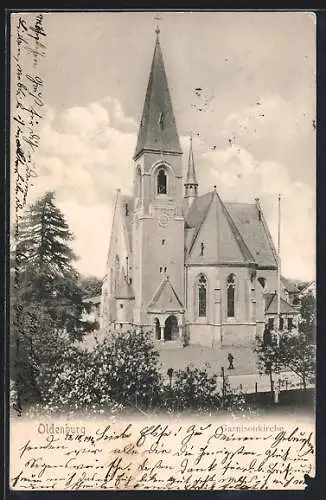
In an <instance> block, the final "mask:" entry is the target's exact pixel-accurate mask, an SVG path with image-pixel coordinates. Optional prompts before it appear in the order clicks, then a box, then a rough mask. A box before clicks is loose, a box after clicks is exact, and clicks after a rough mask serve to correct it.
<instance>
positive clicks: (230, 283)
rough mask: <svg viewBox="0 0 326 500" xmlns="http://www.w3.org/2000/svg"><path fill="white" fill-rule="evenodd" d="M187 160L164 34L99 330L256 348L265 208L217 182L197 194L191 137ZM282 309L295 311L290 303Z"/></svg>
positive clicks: (269, 264) (272, 276)
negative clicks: (233, 198) (224, 191)
mask: <svg viewBox="0 0 326 500" xmlns="http://www.w3.org/2000/svg"><path fill="white" fill-rule="evenodd" d="M182 155H183V152H182V150H181V147H180V141H179V135H178V131H177V126H176V120H175V116H174V112H173V106H172V101H171V95H170V92H169V86H168V80H167V76H166V72H165V67H164V61H163V55H162V50H161V46H160V39H159V29H157V30H156V43H155V49H154V55H153V60H152V65H151V68H150V75H149V81H148V86H147V91H146V96H145V102H144V107H143V113H142V118H141V121H140V125H139V132H138V139H137V145H136V149H135V153H134V157H133V160H134V172H133V179H134V182H133V193H132V196H126V195H124V194H122V193H121V191H120V190H118V191H117V194H116V199H115V206H114V213H113V220H112V231H111V239H110V243H109V251H108V258H107V267H106V274H105V278H104V281H103V287H102V296H101V327H102V328H103V329H107V330H112V329H122V330H128V329H130V328H135V329H136V330H137V329H140V328H142V329H143V330H150V331H152V332H153V336H155V338H156V339H157V340H158V341H162V342H163V341H170V342H176V343H177V344H180V345H186V344H188V343H196V344H201V345H207V346H212V347H218V346H221V345H222V346H231V345H239V346H241V345H249V344H251V343H252V342H253V341H254V340H255V336H256V334H261V333H262V331H263V329H264V325H265V322H267V318H266V314H265V312H266V307H267V303H268V304H269V305H270V304H271V302H272V299H273V298H271V294H272V295H273V294H275V292H276V290H277V275H278V256H277V253H276V251H275V247H274V244H273V241H272V238H271V235H270V232H269V229H268V227H267V224H266V221H265V218H264V214H263V211H262V208H261V205H260V203H259V200H258V199H256V200H253V202H252V203H228V202H226V201H224V200H222V199H221V197H220V196H219V193H218V187H216V186H214V187H212V190H211V191H210V192H208V193H205V194H200V186H199V183H198V180H197V173H196V170H197V166H196V164H195V161H194V155H193V147H192V141H191V140H190V148H189V152H188V167H187V171H186V175H185V176H184V175H183V167H182ZM266 301H267V302H266ZM283 310H284V313H286V315H287V317H293V318H294V317H295V316H296V314H297V312H296V310H295V309H294V308H293V307H292V306H291V305H290V304H289V303H288V302H287V301H286V300H285V298H282V301H281V312H282V311H283ZM274 316H275V314H274ZM271 318H273V315H270V317H269V319H268V321H269V324H270V325H271Z"/></svg>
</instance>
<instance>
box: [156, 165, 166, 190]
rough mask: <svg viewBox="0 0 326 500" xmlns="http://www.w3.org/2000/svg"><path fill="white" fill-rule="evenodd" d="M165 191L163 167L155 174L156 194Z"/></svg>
mask: <svg viewBox="0 0 326 500" xmlns="http://www.w3.org/2000/svg"><path fill="white" fill-rule="evenodd" d="M166 193H167V179H166V173H165V170H164V169H163V168H160V170H159V171H158V174H157V194H166Z"/></svg>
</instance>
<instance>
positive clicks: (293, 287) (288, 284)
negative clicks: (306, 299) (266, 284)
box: [281, 276, 299, 293]
mask: <svg viewBox="0 0 326 500" xmlns="http://www.w3.org/2000/svg"><path fill="white" fill-rule="evenodd" d="M281 281H282V283H283V286H284V288H285V290H286V291H287V292H289V293H299V289H298V288H297V287H296V285H295V284H294V283H292V282H291V281H290V280H288V279H286V278H285V277H284V276H281Z"/></svg>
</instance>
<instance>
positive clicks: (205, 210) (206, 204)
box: [185, 189, 254, 263]
mask: <svg viewBox="0 0 326 500" xmlns="http://www.w3.org/2000/svg"><path fill="white" fill-rule="evenodd" d="M214 201H215V203H216V209H217V211H216V213H215V214H214V216H213V217H210V219H209V217H208V214H209V212H210V210H211V206H212V203H213V202H214ZM217 212H218V213H220V214H221V217H223V220H224V221H225V225H224V228H228V229H227V231H228V232H229V233H230V231H231V233H232V234H233V239H234V240H235V241H236V246H237V248H238V249H239V250H240V252H241V255H242V258H243V259H244V260H245V261H246V262H252V263H254V258H253V256H252V255H251V252H250V250H249V248H248V247H247V245H246V242H245V241H244V239H243V237H242V235H241V233H240V232H239V230H238V228H237V226H236V224H235V223H234V221H233V219H232V217H231V216H230V214H229V212H228V210H227V209H226V206H225V205H224V203H223V202H222V200H221V198H220V197H219V195H218V194H217V192H216V191H215V189H214V191H212V192H209V193H206V194H205V195H203V196H199V197H198V198H196V199H195V200H194V201H193V203H192V205H191V206H190V209H189V211H188V212H187V213H186V216H185V231H186V235H187V237H186V241H187V243H188V244H187V248H188V252H189V253H190V252H191V250H192V247H193V245H194V243H195V241H196V238H197V236H198V235H199V233H200V231H201V228H202V226H203V225H204V223H205V222H206V221H210V224H214V225H215V224H217V223H218V220H217V219H218V216H217ZM189 228H194V231H193V232H192V234H191V237H189V236H190V234H189V233H190V230H189ZM187 233H188V234H187ZM209 233H210V234H212V235H213V234H214V233H216V226H215V227H212V231H209ZM218 239H221V241H223V234H221V235H218ZM233 248H234V244H233ZM239 250H237V254H238V252H239ZM227 254H228V255H227ZM223 256H225V257H226V258H230V260H234V259H233V258H232V255H230V254H229V252H228V250H227V248H226V247H225V248H224V251H223V249H221V255H220V256H219V257H220V258H221V257H223ZM216 258H218V256H217V255H216Z"/></svg>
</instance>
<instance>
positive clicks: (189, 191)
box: [184, 134, 198, 206]
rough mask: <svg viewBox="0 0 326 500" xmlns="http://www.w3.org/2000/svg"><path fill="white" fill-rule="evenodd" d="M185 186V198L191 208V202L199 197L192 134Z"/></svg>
mask: <svg viewBox="0 0 326 500" xmlns="http://www.w3.org/2000/svg"><path fill="white" fill-rule="evenodd" d="M184 186H185V198H187V199H188V205H189V206H190V205H191V202H192V201H193V199H194V198H196V197H197V194H198V182H197V177H196V169H195V161H194V153H193V150H192V134H191V135H190V147H189V157H188V170H187V176H186V182H185V184H184Z"/></svg>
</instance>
